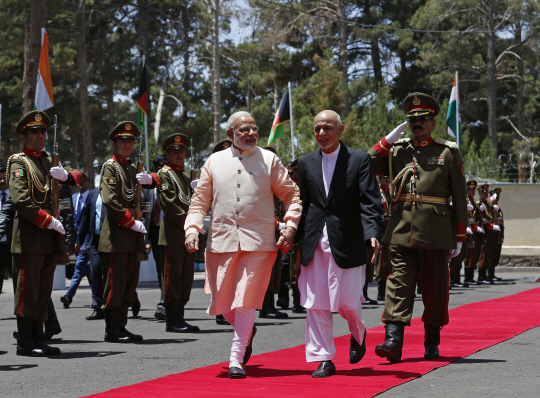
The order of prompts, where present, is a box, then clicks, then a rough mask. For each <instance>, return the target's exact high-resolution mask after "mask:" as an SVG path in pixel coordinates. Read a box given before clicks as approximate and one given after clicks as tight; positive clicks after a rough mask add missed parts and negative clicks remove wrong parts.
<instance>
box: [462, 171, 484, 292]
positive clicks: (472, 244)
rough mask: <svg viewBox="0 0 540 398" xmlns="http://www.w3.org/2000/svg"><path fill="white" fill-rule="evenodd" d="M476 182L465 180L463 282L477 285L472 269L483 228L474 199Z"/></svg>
mask: <svg viewBox="0 0 540 398" xmlns="http://www.w3.org/2000/svg"><path fill="white" fill-rule="evenodd" d="M477 187H478V183H477V182H476V181H475V180H470V181H467V211H468V214H469V227H468V229H467V241H466V250H467V251H466V258H465V282H466V283H469V284H475V285H479V284H480V283H479V282H477V281H476V280H474V270H475V269H476V263H477V262H478V258H479V257H480V253H481V247H482V240H483V236H484V232H485V231H484V228H482V226H481V223H482V218H481V216H480V210H479V209H478V206H477V205H476V202H475V200H474V195H475V193H476V188H477Z"/></svg>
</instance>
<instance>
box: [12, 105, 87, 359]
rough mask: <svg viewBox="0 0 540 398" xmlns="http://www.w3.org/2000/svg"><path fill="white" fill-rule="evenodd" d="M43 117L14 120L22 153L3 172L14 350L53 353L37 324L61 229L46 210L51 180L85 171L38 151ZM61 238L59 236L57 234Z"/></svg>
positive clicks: (69, 180) (42, 317) (76, 177)
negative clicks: (9, 222) (9, 225)
mask: <svg viewBox="0 0 540 398" xmlns="http://www.w3.org/2000/svg"><path fill="white" fill-rule="evenodd" d="M49 125H50V123H49V117H48V116H47V114H46V113H44V112H41V111H32V112H30V113H28V114H27V115H26V116H24V117H23V118H22V119H21V121H20V122H19V123H18V125H17V131H18V132H19V134H21V140H22V142H23V143H24V150H23V152H22V153H18V154H15V155H12V156H11V157H10V158H9V160H8V163H7V177H8V178H9V180H8V185H9V190H10V193H11V200H12V202H13V207H14V208H15V210H16V211H17V216H16V217H15V222H14V224H13V238H12V244H11V252H12V256H13V282H14V287H15V305H14V307H15V308H14V313H15V315H16V316H17V329H18V338H17V355H23V356H47V355H58V354H60V350H59V349H58V348H56V347H50V346H48V345H47V344H45V343H44V339H45V336H44V334H43V323H44V322H46V321H47V319H48V316H47V309H48V305H49V301H50V297H51V291H52V285H53V278H54V270H55V268H56V259H55V257H56V255H65V253H61V252H59V249H58V247H57V246H56V244H55V242H58V239H59V238H60V237H59V236H58V235H55V234H57V233H59V234H61V235H64V234H65V230H64V228H63V226H62V223H61V222H60V220H58V219H57V218H55V217H58V215H54V214H50V208H51V195H52V189H51V188H52V179H53V178H54V179H57V180H59V181H60V182H62V183H64V184H69V185H78V184H79V183H81V182H84V181H85V180H86V178H87V177H86V175H85V174H82V173H80V172H78V171H67V169H64V168H63V167H62V165H61V164H60V165H59V166H57V167H51V166H52V164H51V159H50V158H49V157H48V156H49V155H48V154H47V152H44V151H43V149H44V148H45V144H46V138H47V129H48V128H49ZM61 239H63V237H62V238H61Z"/></svg>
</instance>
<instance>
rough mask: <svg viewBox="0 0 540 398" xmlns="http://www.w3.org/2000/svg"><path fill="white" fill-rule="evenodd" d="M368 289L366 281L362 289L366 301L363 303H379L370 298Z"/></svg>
mask: <svg viewBox="0 0 540 398" xmlns="http://www.w3.org/2000/svg"><path fill="white" fill-rule="evenodd" d="M367 289H368V283H367V282H366V283H365V284H364V288H363V289H362V292H363V293H364V298H365V299H366V302H365V303H364V304H367V305H370V304H379V303H377V300H373V299H370V298H369V297H368V294H367Z"/></svg>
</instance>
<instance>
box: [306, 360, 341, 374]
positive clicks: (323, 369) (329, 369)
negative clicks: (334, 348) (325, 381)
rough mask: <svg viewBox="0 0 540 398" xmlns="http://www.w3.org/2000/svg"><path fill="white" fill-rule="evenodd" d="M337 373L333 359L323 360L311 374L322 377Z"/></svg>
mask: <svg viewBox="0 0 540 398" xmlns="http://www.w3.org/2000/svg"><path fill="white" fill-rule="evenodd" d="M335 374H336V365H334V362H332V361H322V362H321V363H320V364H319V367H318V368H317V370H316V371H315V372H313V373H312V374H311V377H315V378H322V377H330V376H334V375H335Z"/></svg>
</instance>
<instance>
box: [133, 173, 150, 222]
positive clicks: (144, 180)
mask: <svg viewBox="0 0 540 398" xmlns="http://www.w3.org/2000/svg"><path fill="white" fill-rule="evenodd" d="M136 177H137V181H138V182H139V184H141V185H152V181H154V179H153V178H152V177H151V176H150V174H148V173H147V172H146V170H145V169H143V170H142V171H141V172H140V173H139V174H137V175H136ZM145 232H146V231H145Z"/></svg>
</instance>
